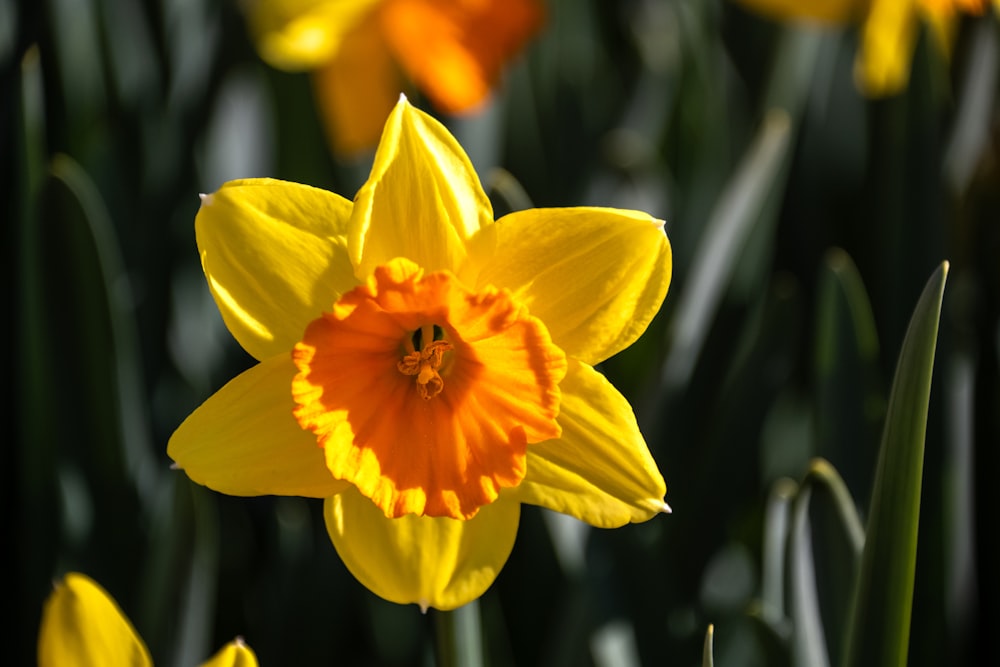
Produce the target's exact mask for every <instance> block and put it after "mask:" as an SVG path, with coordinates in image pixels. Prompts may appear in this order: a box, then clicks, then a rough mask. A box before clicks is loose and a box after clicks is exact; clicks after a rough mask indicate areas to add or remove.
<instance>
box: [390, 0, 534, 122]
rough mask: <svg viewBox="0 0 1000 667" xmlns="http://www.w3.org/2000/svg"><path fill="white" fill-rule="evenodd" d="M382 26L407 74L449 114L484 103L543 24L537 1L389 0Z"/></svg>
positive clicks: (436, 104)
mask: <svg viewBox="0 0 1000 667" xmlns="http://www.w3.org/2000/svg"><path fill="white" fill-rule="evenodd" d="M380 17H381V19H382V28H383V31H384V34H385V37H386V40H387V41H388V43H389V45H390V46H391V47H392V48H393V50H394V52H395V54H396V57H397V58H398V59H399V62H400V64H401V65H402V67H403V69H404V70H405V71H406V73H407V74H408V75H409V76H410V77H411V78H412V79H413V81H414V82H415V83H416V84H417V86H418V87H419V88H420V89H421V90H423V91H424V92H426V93H427V95H428V97H430V99H431V101H432V102H433V103H434V105H435V106H437V107H438V108H439V109H440V110H441V111H444V112H445V113H458V112H462V111H468V110H470V109H472V108H473V107H476V106H477V105H479V104H480V103H481V102H483V101H484V100H485V99H486V97H487V95H488V94H489V92H490V89H491V88H492V87H493V86H494V84H495V83H496V82H497V80H498V79H499V78H500V72H501V69H502V67H503V65H504V64H505V63H506V62H507V61H508V60H510V58H511V57H513V55H514V54H515V53H517V51H518V50H519V49H520V48H521V47H522V46H523V45H524V43H525V42H526V41H527V40H528V38H529V37H531V36H532V35H533V34H534V33H535V32H536V31H537V30H538V29H539V27H540V26H541V23H542V20H543V18H544V12H543V10H542V6H541V4H540V3H539V2H538V0H507V1H505V2H500V1H495V0H453V1H451V2H441V1H440V0H387V2H386V3H385V4H384V5H383V6H382V7H381V11H380Z"/></svg>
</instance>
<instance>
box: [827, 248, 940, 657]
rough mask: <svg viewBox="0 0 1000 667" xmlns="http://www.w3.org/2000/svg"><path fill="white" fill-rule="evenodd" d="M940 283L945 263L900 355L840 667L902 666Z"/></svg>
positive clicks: (928, 288)
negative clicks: (842, 662)
mask: <svg viewBox="0 0 1000 667" xmlns="http://www.w3.org/2000/svg"><path fill="white" fill-rule="evenodd" d="M947 275H948V263H947V262H944V263H943V264H941V266H940V267H938V269H937V271H935V273H934V275H933V276H931V279H930V281H928V283H927V286H926V287H925V288H924V292H923V294H922V295H921V296H920V300H919V301H918V302H917V307H916V309H915V310H914V312H913V316H912V318H911V319H910V325H909V327H908V329H907V332H906V336H905V338H904V340H903V347H902V350H901V351H900V355H899V363H898V365H897V367H896V377H895V379H894V380H893V383H892V390H891V393H890V396H889V408H888V413H887V415H886V423H885V429H884V431H883V434H882V446H881V451H880V452H879V461H878V466H877V468H876V472H875V485H874V489H873V491H872V505H871V514H870V516H869V519H868V527H867V532H866V540H865V548H864V553H863V555H862V561H861V572H860V575H859V579H858V585H857V590H856V593H855V600H854V606H853V612H852V618H851V620H850V630H849V634H848V639H847V649H846V651H845V656H846V657H845V661H844V665H845V666H846V667H854V666H855V665H880V666H882V667H903V666H904V665H905V664H906V657H907V649H908V645H909V636H910V614H911V604H912V600H913V575H914V571H915V569H916V554H917V526H918V519H919V512H920V485H921V478H922V475H923V459H924V437H925V433H926V429H927V410H928V402H929V400H930V391H931V377H932V375H933V370H934V353H935V349H936V346H937V332H938V321H939V319H940V315H941V301H942V299H943V296H944V285H945V279H946V277H947Z"/></svg>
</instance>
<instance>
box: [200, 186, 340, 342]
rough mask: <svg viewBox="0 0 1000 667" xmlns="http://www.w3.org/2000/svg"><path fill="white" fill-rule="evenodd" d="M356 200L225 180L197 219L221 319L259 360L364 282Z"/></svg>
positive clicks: (308, 189)
mask: <svg viewBox="0 0 1000 667" xmlns="http://www.w3.org/2000/svg"><path fill="white" fill-rule="evenodd" d="M350 213H351V202H349V201H348V200H346V199H344V198H343V197H340V196H338V195H335V194H333V193H332V192H327V191H325V190H320V189H318V188H312V187H309V186H307V185H299V184H297V183H287V182H284V181H275V180H271V179H249V180H242V181H232V182H229V183H226V184H225V185H223V186H222V188H221V189H219V191H218V192H215V193H214V194H211V195H206V196H204V197H203V198H202V203H201V209H200V210H199V211H198V216H197V218H196V219H195V233H196V236H197V241H198V249H199V251H200V252H201V264H202V268H203V269H204V270H205V276H206V277H207V278H208V286H209V288H210V289H211V290H212V295H213V296H214V297H215V302H216V303H217V304H218V306H219V310H220V311H221V312H222V319H223V320H224V321H225V322H226V326H227V327H229V331H230V332H232V334H233V336H235V338H236V340H237V341H239V343H240V345H242V346H243V349H245V350H246V351H247V352H249V353H250V354H251V355H252V356H253V357H255V358H256V359H267V358H268V357H272V356H274V355H276V354H279V353H287V352H289V351H290V350H291V349H292V346H294V345H295V343H296V342H297V341H298V340H299V339H300V338H301V337H302V332H303V330H304V329H305V328H306V325H307V324H309V322H311V321H312V320H314V319H315V318H317V317H318V316H319V314H320V313H321V312H323V311H324V310H330V308H332V307H333V303H334V302H335V301H336V300H337V299H338V298H340V295H341V294H343V293H344V292H346V291H348V290H350V289H352V288H353V287H354V286H355V285H356V284H357V282H356V281H355V279H354V275H353V268H352V267H351V264H350V261H349V260H348V259H347V249H346V238H345V236H344V234H345V231H346V224H347V220H348V218H349V216H350Z"/></svg>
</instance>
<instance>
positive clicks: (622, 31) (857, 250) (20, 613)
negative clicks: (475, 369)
mask: <svg viewBox="0 0 1000 667" xmlns="http://www.w3.org/2000/svg"><path fill="white" fill-rule="evenodd" d="M544 4H545V7H546V21H545V23H544V25H543V26H542V28H541V30H540V32H538V33H537V35H536V36H535V37H534V38H532V39H531V41H530V42H529V43H528V45H527V47H526V48H525V49H524V50H523V52H521V53H520V54H519V55H518V56H517V57H516V58H514V59H513V60H512V61H511V62H510V63H509V65H508V67H507V68H506V69H505V72H504V75H503V77H502V80H501V83H500V85H499V87H498V89H497V90H496V92H495V94H494V96H493V97H492V98H491V100H490V101H489V102H488V103H487V104H486V105H485V106H484V107H483V108H482V109H480V110H478V111H477V112H476V113H474V114H472V115H469V116H465V117H461V118H459V117H450V116H444V115H441V116H440V117H441V118H442V120H443V121H444V122H445V123H446V124H447V125H448V126H449V128H450V129H451V130H452V131H453V133H454V134H455V135H456V136H457V137H458V139H459V141H460V142H461V143H462V144H463V146H465V148H466V149H467V150H468V152H469V153H470V155H471V157H472V159H473V162H474V163H475V165H476V167H477V170H478V172H479V173H480V176H481V178H482V180H483V183H484V186H485V187H486V189H487V192H488V194H489V195H490V197H491V199H492V200H493V203H494V208H495V210H496V212H497V215H498V216H499V215H500V214H502V213H504V212H506V211H510V210H516V209H520V208H525V207H528V206H572V205H580V204H592V205H603V206H615V207H621V208H635V209H642V210H644V211H648V212H649V213H652V214H653V215H655V216H657V217H660V218H663V219H665V220H666V230H667V233H668V236H669V238H670V240H671V243H672V246H673V251H674V274H673V283H672V285H671V288H670V292H669V294H668V295H667V299H666V302H665V304H664V307H663V309H662V311H661V314H660V315H659V317H658V318H657V320H656V321H654V323H653V325H652V326H651V327H650V329H649V330H648V331H647V332H646V334H645V335H644V336H643V337H642V339H640V341H639V342H638V343H636V344H635V345H633V346H632V347H631V348H630V349H628V350H626V351H625V352H623V353H621V354H620V355H618V356H617V357H614V358H612V359H610V360H608V361H607V362H605V363H604V364H603V365H602V366H601V370H602V371H603V372H604V373H606V374H607V375H608V376H609V377H610V378H611V380H612V381H613V382H614V383H615V385H616V386H617V387H619V388H620V389H621V390H622V392H623V393H624V394H625V395H626V396H627V397H628V398H629V399H630V401H631V403H632V405H633V406H634V407H635V410H636V413H637V415H638V418H639V422H640V424H641V426H642V428H643V431H644V433H645V434H646V437H647V440H648V442H649V446H650V448H651V450H652V452H653V455H654V457H655V458H656V460H657V461H658V463H659V465H660V468H661V470H662V472H663V474H664V477H665V478H666V481H667V486H668V494H667V501H668V502H669V503H670V504H671V506H672V507H673V509H674V513H673V514H672V515H669V516H660V517H657V518H655V519H653V520H651V521H649V522H647V523H644V524H641V525H632V526H627V527H625V528H622V529H618V530H612V531H601V530H595V529H589V528H587V527H584V526H582V525H581V524H578V523H576V522H575V521H573V520H569V519H565V518H564V517H556V516H553V515H550V514H548V513H546V512H544V511H541V510H539V509H538V508H533V507H526V508H524V511H523V513H522V522H521V526H520V531H519V535H518V539H517V543H516V544H515V547H514V551H513V553H512V555H511V557H510V560H509V561H508V563H507V565H506V567H505V569H504V570H503V571H502V572H501V574H500V576H499V578H498V579H497V581H496V583H495V584H494V585H493V587H492V588H491V589H490V590H489V591H488V592H487V593H486V594H485V595H484V596H483V598H482V599H481V601H480V610H481V618H482V637H483V642H484V646H485V653H486V656H487V664H489V665H492V666H495V667H499V666H505V665H556V666H558V665H595V666H596V667H603V666H610V665H615V666H617V665H622V666H625V667H627V666H629V665H640V664H641V665H662V664H670V665H698V664H701V660H702V644H703V640H704V636H705V631H706V628H707V627H708V625H709V624H713V625H714V638H715V639H714V641H715V661H716V664H719V665H782V664H798V663H800V662H801V661H800V660H799V659H798V658H796V657H795V656H796V653H795V650H794V645H793V644H794V635H795V628H796V627H797V626H796V618H795V613H796V612H795V609H794V608H792V607H791V606H789V605H787V604H785V602H786V601H787V597H788V594H787V592H786V585H787V584H788V571H787V567H786V565H785V561H784V555H785V552H786V537H787V534H788V533H787V528H786V527H785V526H786V524H787V520H788V512H789V507H790V506H791V505H790V503H791V502H792V501H793V499H794V498H795V496H796V493H797V489H798V488H799V484H800V483H801V482H802V480H803V479H804V476H805V475H806V473H807V471H808V470H809V466H810V461H812V460H813V459H814V458H815V457H823V458H824V459H826V460H827V461H829V462H830V463H831V464H832V465H833V467H834V468H835V469H836V470H837V471H838V472H839V475H840V476H841V477H842V478H843V480H844V482H845V484H846V488H847V490H848V491H849V492H850V495H851V498H852V502H853V505H854V506H855V507H856V508H857V511H858V513H859V516H860V518H861V520H862V521H864V519H865V517H866V513H867V510H868V507H869V497H870V493H871V488H872V483H873V477H874V469H875V461H876V458H877V454H878V447H879V442H880V438H881V433H882V425H883V421H884V417H885V412H886V405H887V399H888V394H889V388H890V385H891V382H892V378H893V373H894V370H895V368H896V361H897V357H898V355H899V351H900V347H901V345H902V342H903V337H904V334H905V332H906V328H907V323H908V321H909V318H910V315H911V313H912V312H913V309H914V306H915V305H916V303H917V299H918V297H919V295H920V293H921V290H922V289H923V287H924V285H925V283H926V282H927V281H928V279H929V278H930V276H931V274H932V273H933V272H934V271H935V269H936V268H937V267H938V266H939V265H940V264H941V262H942V261H944V260H948V261H950V263H951V270H950V273H949V276H948V284H947V289H946V291H945V297H944V304H943V310H942V315H941V322H940V332H939V337H938V344H937V356H936V361H935V366H934V377H933V383H932V389H931V399H930V412H929V418H928V424H927V444H926V453H925V464H924V475H923V498H922V504H921V510H920V528H919V545H918V550H917V567H916V575H915V576H916V579H915V590H914V599H913V607H912V634H911V638H910V660H909V664H911V665H942V664H969V661H970V660H971V659H972V657H973V656H975V655H977V654H978V655H983V654H985V653H987V649H990V648H992V647H993V645H994V643H993V641H992V638H991V637H990V635H989V633H990V631H991V630H992V629H995V628H996V627H998V625H1000V609H998V605H1000V582H998V571H997V568H996V565H997V563H998V562H1000V544H998V539H1000V538H998V531H997V530H996V528H997V523H996V522H997V519H996V515H997V510H998V509H1000V498H998V487H997V485H996V482H995V480H996V479H997V476H998V474H1000V451H998V446H1000V387H998V380H1000V372H998V353H1000V161H998V158H1000V106H998V104H997V93H998V65H1000V22H998V20H997V16H996V13H995V12H996V10H995V9H993V10H992V12H991V10H990V9H987V11H986V13H985V14H984V15H980V16H971V15H961V16H960V17H959V20H958V22H957V23H956V25H955V33H954V39H953V43H952V49H951V54H950V57H948V56H947V55H946V54H945V53H944V52H943V51H942V50H941V49H940V48H938V47H937V44H936V43H935V42H934V41H933V39H932V37H931V35H930V33H929V30H928V28H927V27H926V25H923V24H922V25H921V27H920V29H919V33H918V36H917V41H916V46H915V50H914V54H913V60H912V71H911V75H910V78H909V81H908V84H907V85H906V87H905V88H904V89H903V90H902V91H900V92H899V93H897V94H895V95H891V96H888V97H879V98H871V97H867V96H865V95H863V94H861V93H860V92H859V91H858V89H857V87H856V86H855V82H854V78H853V68H854V61H855V55H856V52H857V49H858V43H859V28H858V25H857V24H854V25H846V26H818V25H811V24H808V23H802V22H782V21H780V20H777V19H774V18H768V17H764V16H761V15H759V14H756V13H753V12H752V11H751V10H748V9H747V8H746V7H744V6H743V5H738V4H735V3H733V2H729V1H728V0H622V1H618V2H613V1H611V0H549V1H548V2H545V3H544ZM0 85H2V89H0V202H2V204H0V206H2V207H3V209H2V210H3V220H4V227H3V229H4V242H3V247H4V252H5V261H4V263H3V266H4V272H5V275H4V283H5V285H7V286H8V288H9V293H8V298H7V299H6V300H5V301H6V303H8V305H9V306H11V309H12V310H11V311H9V315H8V317H7V319H6V321H7V322H8V325H7V326H6V327H4V336H3V338H2V340H3V341H5V342H6V345H5V346H4V347H5V349H6V350H7V353H6V354H5V355H4V359H5V364H4V377H5V378H6V380H7V386H8V390H7V392H6V395H7V396H8V398H7V399H6V400H5V401H4V412H5V413H6V414H7V415H8V419H7V420H5V421H6V423H7V424H8V425H9V426H8V427H7V431H6V435H5V436H4V442H5V443H6V444H5V446H4V448H3V459H2V464H0V465H2V469H3V472H2V474H3V482H2V488H3V490H4V496H5V500H6V503H5V504H6V506H7V507H8V510H7V512H6V514H5V517H6V525H7V530H6V531H5V533H4V535H5V537H4V545H5V546H4V551H5V552H7V553H8V554H11V555H12V557H13V562H14V568H13V570H12V571H11V575H12V576H11V579H10V580H9V582H8V591H11V592H12V595H7V596H5V598H6V599H7V604H9V605H10V607H11V610H10V613H9V614H8V616H7V618H13V619H14V621H13V625H11V624H7V625H6V626H5V630H4V637H5V644H6V645H7V646H8V648H7V650H6V654H7V655H8V657H9V659H10V660H11V662H9V663H8V664H25V665H27V664H32V663H33V662H34V660H35V658H34V655H35V641H36V636H37V630H38V623H39V619H40V612H41V605H42V602H43V601H44V599H45V597H46V596H47V595H48V593H49V592H50V590H51V587H52V582H53V581H54V580H56V579H58V578H60V577H61V576H62V575H63V574H64V573H66V572H67V571H71V570H76V571H80V572H84V573H86V574H88V575H89V576H91V577H93V578H94V579H96V580H97V581H98V582H100V583H101V584H102V585H103V586H104V587H105V588H106V589H107V590H108V591H109V592H110V593H111V594H112V595H113V596H114V597H115V598H116V599H117V600H118V602H119V604H120V605H121V606H122V608H123V609H124V611H125V612H126V613H127V615H128V616H129V617H130V618H131V620H132V621H133V623H134V624H135V626H136V628H137V629H138V631H139V633H140V634H141V635H142V637H143V638H144V639H145V641H146V643H147V644H148V646H149V648H150V650H151V652H152V654H153V657H154V659H155V660H156V662H157V664H158V665H193V664H198V663H199V662H200V661H201V660H204V659H206V658H207V657H208V656H210V655H211V654H212V653H213V652H214V651H215V650H216V649H217V648H219V647H221V646H222V645H223V644H224V643H226V642H227V641H229V640H231V639H232V638H233V637H235V636H237V635H240V636H242V637H244V638H245V640H246V642H247V643H248V644H249V645H250V646H251V647H252V648H253V649H254V650H255V651H256V652H257V655H258V658H259V659H260V662H261V664H262V665H264V666H265V667H267V666H274V665H321V664H327V665H332V664H339V665H414V664H430V663H431V662H432V661H433V657H434V654H435V649H434V628H433V624H434V617H435V612H433V611H431V612H429V613H428V614H427V615H426V616H425V615H421V614H420V612H419V610H418V609H417V608H416V607H415V606H413V607H403V606H398V605H394V604H391V603H388V602H384V601H382V600H381V599H379V598H377V597H375V596H374V595H373V594H371V593H370V592H369V591H368V590H366V589H365V588H364V587H362V586H361V585H360V584H358V583H357V582H356V581H355V580H354V579H353V577H352V576H351V575H350V574H349V573H348V572H347V570H346V568H345V567H344V566H343V564H342V563H341V562H340V560H339V558H338V557H337V555H336V552H335V551H334V549H333V547H332V545H331V544H330V541H329V539H328V537H327V535H326V531H325V528H324V527H323V521H322V503H321V502H320V501H313V500H305V499H299V498H271V497H264V498H253V499H246V498H231V497H227V496H223V495H220V494H217V493H214V492H211V491H209V490H208V489H205V488H202V487H198V486H197V485H195V484H193V483H192V482H190V481H189V480H188V479H187V477H186V476H185V475H183V474H182V473H178V472H174V471H171V470H170V469H169V466H170V461H169V459H168V458H167V456H166V443H167V440H168V438H169V436H170V434H171V433H172V432H173V429H174V428H176V426H177V425H178V424H179V423H180V422H181V421H182V420H183V418H184V417H185V416H187V414H188V413H189V412H190V411H191V410H193V409H194V408H195V407H196V406H198V405H199V404H200V402H201V401H203V400H204V399H205V398H207V397H208V396H209V395H210V394H211V393H212V392H214V391H215V390H216V389H218V388H219V387H221V386H222V385H223V384H224V383H225V382H226V381H227V380H228V379H230V378H232V377H233V376H235V375H236V374H237V373H239V372H240V371H242V370H243V369H245V368H247V367H249V366H250V365H251V364H252V363H253V360H252V359H251V358H250V357H249V356H248V355H246V353H244V352H243V351H242V350H241V349H240V348H239V346H238V345H237V344H236V342H235V341H234V340H233V339H232V338H231V337H230V336H229V334H228V332H227V331H226V329H225V327H224V326H223V324H222V320H221V318H220V317H219V315H218V312H217V311H216V309H215V306H214V303H213V302H212V299H211V296H210V295H209V292H208V289H207V286H206V284H205V280H204V276H203V274H202V273H201V268H200V264H199V259H198V253H197V248H196V246H195V240H194V217H195V213H196V211H197V208H198V204H199V200H198V196H197V195H198V194H199V193H202V192H211V191H213V190H215V189H217V188H218V187H219V186H220V185H221V184H222V183H223V182H225V181H226V180H228V179H232V178H240V177H249V176H272V177H276V178H283V179H288V180H294V181H299V182H302V183H308V184H311V185H315V186H319V187H323V188H326V189H329V190H332V191H334V192H337V193H340V194H342V195H344V196H346V197H352V196H353V194H354V192H355V191H356V189H357V188H358V187H359V186H360V185H361V183H362V182H363V181H364V179H365V177H366V175H367V170H368V168H369V167H370V161H371V154H370V153H368V154H362V155H359V156H354V157H350V158H343V157H338V156H335V155H334V154H333V153H331V151H330V150H329V148H328V143H327V141H326V139H325V136H324V130H323V123H322V120H321V119H320V118H319V115H318V112H317V107H316V104H315V99H314V95H315V92H314V89H313V87H312V85H311V83H310V79H309V76H308V74H305V73H288V72H282V71H278V70H276V69H273V68H271V67H269V66H268V65H266V64H265V63H264V62H263V61H262V60H261V58H260V57H259V56H258V54H257V51H256V50H255V48H254V45H253V43H252V41H251V38H250V33H249V32H248V28H247V23H246V18H245V15H244V14H243V13H242V12H241V6H240V4H239V3H237V2H235V1H231V0H44V1H42V2H21V1H20V0H0ZM411 101H413V102H414V104H416V105H417V106H419V107H421V108H423V109H425V110H427V111H430V112H434V111H435V109H434V107H433V106H432V105H431V104H430V102H429V101H428V100H426V99H425V98H423V97H422V96H421V95H420V94H419V93H416V94H411ZM582 270H585V268H584V269H582ZM834 505H835V504H834V503H831V502H829V501H826V502H825V504H824V502H823V500H822V498H819V497H817V498H814V501H813V506H812V512H811V518H812V546H813V553H814V555H815V570H816V573H817V574H816V591H817V594H818V595H817V597H818V600H819V605H820V609H821V612H822V620H823V628H824V630H823V633H824V636H825V643H826V645H827V649H828V652H829V658H830V664H836V663H837V662H838V661H839V659H840V655H839V650H840V649H839V638H840V635H841V634H842V632H843V625H844V620H843V619H844V617H845V608H846V605H847V604H848V602H846V600H848V598H849V592H850V590H851V586H852V584H851V582H852V581H853V579H852V577H853V572H854V566H853V565H852V563H853V562H854V561H853V560H852V556H850V555H849V553H848V551H849V549H848V547H847V546H845V545H846V543H847V540H846V539H845V538H844V537H843V535H842V534H839V533H838V526H839V525H840V524H839V523H838V522H837V520H836V519H835V518H831V517H833V515H835V514H836V512H835V511H832V510H831V508H833V507H834Z"/></svg>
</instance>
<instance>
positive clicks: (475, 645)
mask: <svg viewBox="0 0 1000 667" xmlns="http://www.w3.org/2000/svg"><path fill="white" fill-rule="evenodd" d="M434 626H435V631H436V634H437V664H438V667H459V666H461V667H483V664H484V662H483V635H482V630H481V626H480V618H479V600H473V601H472V602H469V603H468V604H465V605H463V606H461V607H459V608H458V609H455V610H453V611H439V612H435V618H434Z"/></svg>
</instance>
